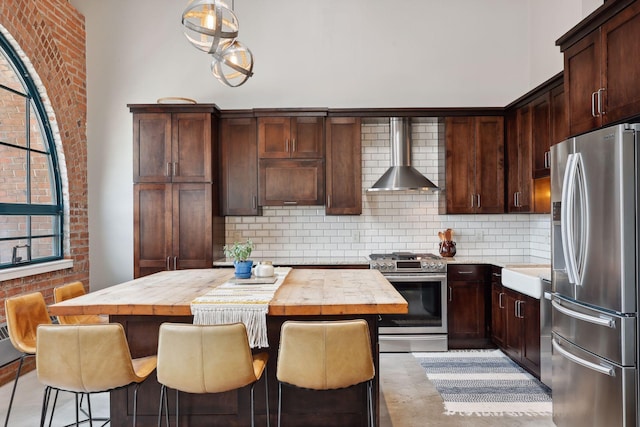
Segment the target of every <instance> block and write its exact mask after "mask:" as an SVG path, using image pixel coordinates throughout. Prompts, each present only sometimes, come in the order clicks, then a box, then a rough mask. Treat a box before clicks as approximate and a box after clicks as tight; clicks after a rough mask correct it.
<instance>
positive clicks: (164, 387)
mask: <svg viewBox="0 0 640 427" xmlns="http://www.w3.org/2000/svg"><path fill="white" fill-rule="evenodd" d="M165 391H166V386H165V385H164V384H162V386H160V403H159V404H158V427H160V426H161V425H162V410H163V409H164V393H165ZM168 425H169V423H167V426H168Z"/></svg>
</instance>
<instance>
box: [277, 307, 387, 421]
mask: <svg viewBox="0 0 640 427" xmlns="http://www.w3.org/2000/svg"><path fill="white" fill-rule="evenodd" d="M374 376H375V367H374V365H373V356H372V352H371V340H370V338H369V325H368V324H367V322H366V321H364V320H362V319H357V320H344V321H329V322H313V321H309V322H306V321H287V322H284V324H283V325H282V329H281V333H280V351H279V353H278V367H277V371H276V377H277V378H278V427H279V426H280V422H281V419H282V416H281V415H282V383H286V384H290V385H293V386H296V387H301V388H306V389H312V390H332V389H339V388H346V387H351V386H354V385H357V384H361V383H363V382H365V381H366V382H367V416H368V417H367V424H368V425H369V426H374V425H375V423H374V417H373V396H372V386H373V378H374Z"/></svg>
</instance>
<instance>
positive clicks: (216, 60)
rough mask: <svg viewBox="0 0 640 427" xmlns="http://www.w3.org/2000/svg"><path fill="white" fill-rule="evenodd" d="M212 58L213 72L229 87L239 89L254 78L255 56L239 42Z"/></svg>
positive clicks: (236, 41)
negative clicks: (250, 78)
mask: <svg viewBox="0 0 640 427" xmlns="http://www.w3.org/2000/svg"><path fill="white" fill-rule="evenodd" d="M212 56H213V61H212V62H211V72H212V73H213V75H214V76H215V78H216V79H218V80H219V81H220V82H222V83H224V84H226V85H227V86H230V87H238V86H240V85H242V84H244V82H246V81H247V79H248V78H249V77H251V76H253V54H252V53H251V51H250V50H249V48H248V47H246V46H245V45H243V44H242V43H240V42H239V41H238V40H235V41H234V42H233V43H231V44H230V45H229V46H227V47H226V48H225V49H224V50H223V51H222V52H220V53H214V54H213V55H212Z"/></svg>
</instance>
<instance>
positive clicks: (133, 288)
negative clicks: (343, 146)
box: [49, 268, 408, 316]
mask: <svg viewBox="0 0 640 427" xmlns="http://www.w3.org/2000/svg"><path fill="white" fill-rule="evenodd" d="M232 277H233V270H232V269H221V268H220V269H218V268H212V269H201V270H177V271H163V272H160V273H156V274H152V275H150V276H145V277H141V278H139V279H135V280H131V281H129V282H125V283H121V284H119V285H115V286H111V287H108V288H105V289H101V290H99V291H95V292H91V293H89V294H87V295H83V296H81V297H77V298H73V299H71V300H67V301H63V302H59V303H56V304H53V305H51V306H49V313H50V314H52V315H78V314H106V315H156V316H190V315H191V306H190V304H191V301H193V300H194V299H195V298H197V297H199V296H202V295H204V294H206V293H207V292H209V291H210V290H211V289H213V288H215V287H217V286H219V285H221V284H222V283H224V282H226V281H228V280H229V279H231V278H232ZM407 310H408V309H407V302H406V300H405V299H404V298H403V297H402V296H401V295H400V294H399V293H398V292H397V291H396V290H395V289H394V287H393V286H392V285H391V284H390V283H389V282H388V281H387V279H385V278H384V276H383V275H382V274H381V273H380V272H379V271H376V270H350V269H346V270H326V269H295V268H294V269H292V270H291V272H289V274H288V275H287V277H286V279H285V280H284V282H283V283H282V285H281V286H280V288H279V289H278V291H277V292H276V294H275V296H274V298H273V299H272V301H271V303H270V304H269V315H272V316H287V315H291V316H293V315H338V314H392V313H406V312H407Z"/></svg>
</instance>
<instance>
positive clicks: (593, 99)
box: [591, 91, 599, 117]
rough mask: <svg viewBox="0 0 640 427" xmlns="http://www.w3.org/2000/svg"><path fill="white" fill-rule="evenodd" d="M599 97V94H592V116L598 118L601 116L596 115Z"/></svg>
mask: <svg viewBox="0 0 640 427" xmlns="http://www.w3.org/2000/svg"><path fill="white" fill-rule="evenodd" d="M597 96H598V92H597V91H596V92H593V93H591V116H593V117H598V116H599V114H596V97H597Z"/></svg>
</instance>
